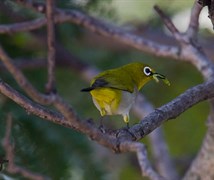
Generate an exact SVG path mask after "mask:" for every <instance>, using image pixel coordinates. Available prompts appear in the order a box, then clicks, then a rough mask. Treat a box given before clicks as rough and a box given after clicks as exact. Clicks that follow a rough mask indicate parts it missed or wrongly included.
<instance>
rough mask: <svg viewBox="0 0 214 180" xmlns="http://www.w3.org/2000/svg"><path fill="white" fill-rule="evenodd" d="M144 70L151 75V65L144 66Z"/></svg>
mask: <svg viewBox="0 0 214 180" xmlns="http://www.w3.org/2000/svg"><path fill="white" fill-rule="evenodd" d="M143 72H144V74H145V75H146V76H150V75H151V74H152V70H151V68H150V67H148V66H146V67H144V68H143Z"/></svg>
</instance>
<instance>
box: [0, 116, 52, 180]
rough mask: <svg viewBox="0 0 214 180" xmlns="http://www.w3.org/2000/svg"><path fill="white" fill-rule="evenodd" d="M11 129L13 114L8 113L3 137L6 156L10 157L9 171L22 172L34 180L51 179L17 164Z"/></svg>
mask: <svg viewBox="0 0 214 180" xmlns="http://www.w3.org/2000/svg"><path fill="white" fill-rule="evenodd" d="M11 129H12V115H11V114H8V117H7V124H6V132H5V136H4V139H3V143H2V144H3V147H4V150H5V152H6V158H7V159H8V161H9V163H8V166H7V168H6V169H7V171H8V172H9V173H11V174H21V175H22V176H23V177H25V178H29V179H33V180H45V179H46V180H47V179H49V178H48V177H46V176H43V175H41V174H38V173H34V172H31V171H29V170H28V169H25V168H23V167H20V166H18V165H16V164H15V162H14V159H15V154H14V146H13V145H12V144H11V141H10V136H11Z"/></svg>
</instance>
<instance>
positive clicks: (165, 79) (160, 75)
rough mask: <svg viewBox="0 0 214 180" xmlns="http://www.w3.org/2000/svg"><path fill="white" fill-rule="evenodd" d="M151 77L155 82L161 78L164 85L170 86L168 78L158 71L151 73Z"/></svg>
mask: <svg viewBox="0 0 214 180" xmlns="http://www.w3.org/2000/svg"><path fill="white" fill-rule="evenodd" d="M152 77H153V79H154V80H155V81H156V82H159V79H161V80H162V81H163V82H164V83H165V84H166V85H168V86H170V82H169V80H168V79H167V78H166V77H165V76H164V75H162V74H159V73H153V74H152Z"/></svg>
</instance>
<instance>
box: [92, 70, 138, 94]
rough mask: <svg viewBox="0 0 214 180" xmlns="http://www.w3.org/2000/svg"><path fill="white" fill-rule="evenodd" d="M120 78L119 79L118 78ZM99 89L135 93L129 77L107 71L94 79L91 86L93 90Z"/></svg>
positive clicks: (122, 73)
mask: <svg viewBox="0 0 214 180" xmlns="http://www.w3.org/2000/svg"><path fill="white" fill-rule="evenodd" d="M118 76H119V77H118ZM99 87H109V88H113V89H119V90H122V91H128V92H130V93H133V92H134V83H133V80H132V79H131V77H130V76H129V75H127V73H126V74H124V72H121V73H119V74H118V73H115V72H114V71H106V72H105V73H103V74H102V73H101V74H100V75H98V76H97V77H95V78H94V80H93V81H92V84H91V88H92V89H96V88H99Z"/></svg>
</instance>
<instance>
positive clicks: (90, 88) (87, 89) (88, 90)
mask: <svg viewBox="0 0 214 180" xmlns="http://www.w3.org/2000/svg"><path fill="white" fill-rule="evenodd" d="M93 89H94V88H93V87H88V88H84V89H81V92H90V91H91V90H93Z"/></svg>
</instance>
